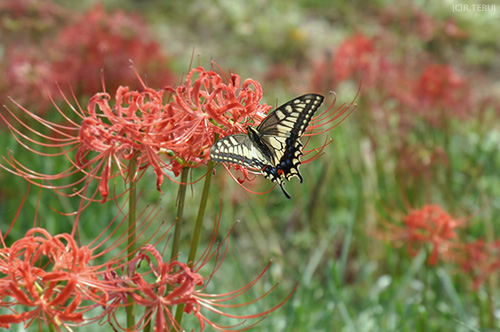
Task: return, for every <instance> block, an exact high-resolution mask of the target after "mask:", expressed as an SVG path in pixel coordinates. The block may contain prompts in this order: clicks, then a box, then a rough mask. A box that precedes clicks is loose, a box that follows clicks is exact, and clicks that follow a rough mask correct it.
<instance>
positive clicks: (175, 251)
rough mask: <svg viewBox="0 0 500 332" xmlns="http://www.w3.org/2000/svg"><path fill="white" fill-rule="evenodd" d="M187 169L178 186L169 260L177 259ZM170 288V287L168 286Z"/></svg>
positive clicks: (184, 169)
mask: <svg viewBox="0 0 500 332" xmlns="http://www.w3.org/2000/svg"><path fill="white" fill-rule="evenodd" d="M188 172H189V168H187V167H184V168H183V169H182V172H181V184H180V185H179V193H178V196H177V199H178V201H177V204H178V205H177V216H176V217H175V229H174V238H173V243H172V253H171V254H170V259H171V260H174V259H177V256H178V255H179V247H180V242H181V228H182V227H181V226H182V221H183V215H184V202H185V201H186V187H187V186H186V183H187V177H188ZM169 286H170V285H169ZM170 290H172V288H171V287H168V288H167V291H170Z"/></svg>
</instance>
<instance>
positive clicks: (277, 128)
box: [256, 94, 324, 182]
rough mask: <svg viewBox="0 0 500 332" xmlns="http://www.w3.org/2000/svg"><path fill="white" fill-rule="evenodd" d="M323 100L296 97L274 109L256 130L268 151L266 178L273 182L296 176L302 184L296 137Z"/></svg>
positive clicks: (302, 130)
mask: <svg viewBox="0 0 500 332" xmlns="http://www.w3.org/2000/svg"><path fill="white" fill-rule="evenodd" d="M323 100H324V97H323V96H321V95H317V94H307V95H303V96H300V97H297V98H295V99H293V100H291V101H289V102H287V103H286V104H283V105H281V106H280V107H278V108H277V109H276V110H275V111H274V112H273V113H271V114H269V116H268V117H267V118H265V119H264V120H263V121H262V123H261V124H260V125H259V126H258V127H257V128H256V131H257V132H259V134H260V141H261V143H262V144H264V145H265V146H266V147H267V149H268V150H269V151H271V166H272V167H274V168H275V169H272V168H267V170H266V169H265V170H264V171H263V172H264V175H265V176H266V177H268V178H270V179H271V180H272V181H275V180H274V178H276V177H277V176H281V175H283V176H284V177H285V178H286V179H287V180H290V179H291V178H292V177H294V176H297V177H298V178H299V179H300V182H302V177H301V175H300V171H299V166H300V156H302V154H303V153H302V143H301V142H300V138H301V137H302V135H304V132H305V130H306V129H307V126H308V125H309V122H310V121H311V119H312V117H313V116H314V113H315V112H316V111H317V110H318V108H319V107H320V106H321V104H322V103H323Z"/></svg>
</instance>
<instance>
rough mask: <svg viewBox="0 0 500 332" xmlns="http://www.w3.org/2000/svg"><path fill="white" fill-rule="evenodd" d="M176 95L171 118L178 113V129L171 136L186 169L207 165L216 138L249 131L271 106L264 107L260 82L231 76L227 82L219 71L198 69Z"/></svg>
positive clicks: (174, 148)
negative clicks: (247, 128) (248, 127)
mask: <svg viewBox="0 0 500 332" xmlns="http://www.w3.org/2000/svg"><path fill="white" fill-rule="evenodd" d="M170 90H171V91H172V92H173V101H172V102H170V103H169V104H168V105H167V106H166V108H167V116H170V114H175V121H176V130H175V133H174V135H169V136H170V137H169V141H170V142H171V143H172V146H173V147H172V150H173V151H174V155H175V156H176V157H177V158H179V159H180V160H181V161H183V163H185V164H183V165H182V166H189V167H196V166H198V165H199V164H201V163H206V161H207V159H208V152H209V149H210V147H211V146H212V144H213V143H214V140H215V135H216V134H217V135H219V137H224V136H228V135H232V134H236V133H242V132H246V127H247V126H248V125H253V124H255V123H258V122H260V121H262V119H264V118H265V116H266V113H267V111H269V109H270V108H271V106H269V105H266V104H261V99H262V96H263V93H262V88H261V86H260V84H259V83H258V82H257V81H254V80H252V79H247V80H245V81H244V82H243V84H242V85H241V78H240V76H238V75H236V74H230V78H229V79H228V82H227V83H224V80H223V78H222V77H221V76H220V75H219V74H217V73H216V72H215V71H207V70H205V69H203V68H202V67H198V68H195V69H193V70H191V72H190V73H189V74H188V75H187V77H186V81H185V83H184V84H183V85H180V86H179V87H177V88H176V89H173V88H171V89H170Z"/></svg>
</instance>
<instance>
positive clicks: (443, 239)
mask: <svg viewBox="0 0 500 332" xmlns="http://www.w3.org/2000/svg"><path fill="white" fill-rule="evenodd" d="M403 221H404V223H405V225H406V227H407V230H406V232H407V233H406V234H407V236H406V239H407V241H408V251H409V253H410V255H412V256H413V255H416V253H417V252H418V251H419V250H420V247H421V246H422V244H425V243H427V244H430V246H431V253H430V255H429V264H431V265H435V264H436V263H437V260H438V256H439V255H442V254H445V253H446V251H447V250H448V249H449V248H450V246H452V241H453V240H455V239H456V237H457V234H456V233H455V229H456V228H457V227H459V226H460V225H461V224H462V222H461V221H460V220H456V219H453V218H452V217H451V216H450V215H449V214H447V213H446V212H445V211H444V210H443V209H442V208H441V207H440V206H439V205H424V207H423V208H422V209H420V210H414V211H412V212H411V213H410V214H408V215H407V216H406V217H405V218H404V220H403Z"/></svg>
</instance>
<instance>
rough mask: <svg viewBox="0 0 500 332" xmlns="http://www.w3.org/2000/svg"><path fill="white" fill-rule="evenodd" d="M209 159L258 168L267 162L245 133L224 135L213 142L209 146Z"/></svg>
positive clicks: (261, 167)
mask: <svg viewBox="0 0 500 332" xmlns="http://www.w3.org/2000/svg"><path fill="white" fill-rule="evenodd" d="M210 159H212V160H213V161H216V162H224V163H230V164H236V165H242V166H246V167H253V168H257V169H259V170H261V169H263V168H264V166H265V165H267V164H268V163H269V161H268V160H267V159H266V158H265V156H264V155H263V154H262V152H261V151H260V150H259V149H258V148H257V147H256V146H255V145H254V144H253V142H252V140H251V139H250V137H249V136H248V135H246V134H236V135H230V136H226V137H223V138H221V139H220V140H218V141H217V142H215V143H214V145H212V147H211V148H210Z"/></svg>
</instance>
